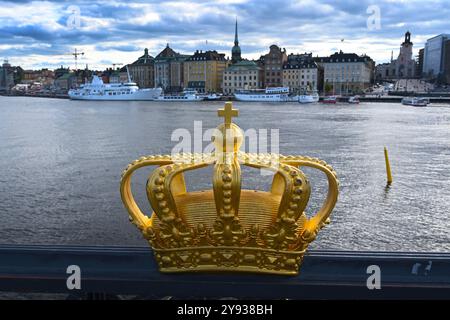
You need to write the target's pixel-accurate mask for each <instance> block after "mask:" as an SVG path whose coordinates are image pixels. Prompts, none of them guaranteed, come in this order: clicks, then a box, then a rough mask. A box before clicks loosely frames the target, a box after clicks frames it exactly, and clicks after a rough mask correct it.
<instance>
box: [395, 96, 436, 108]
mask: <svg viewBox="0 0 450 320" xmlns="http://www.w3.org/2000/svg"><path fill="white" fill-rule="evenodd" d="M429 103H430V102H429V99H427V98H419V97H404V98H403V99H402V104H404V105H407V106H414V107H426V106H427V105H428V104H429Z"/></svg>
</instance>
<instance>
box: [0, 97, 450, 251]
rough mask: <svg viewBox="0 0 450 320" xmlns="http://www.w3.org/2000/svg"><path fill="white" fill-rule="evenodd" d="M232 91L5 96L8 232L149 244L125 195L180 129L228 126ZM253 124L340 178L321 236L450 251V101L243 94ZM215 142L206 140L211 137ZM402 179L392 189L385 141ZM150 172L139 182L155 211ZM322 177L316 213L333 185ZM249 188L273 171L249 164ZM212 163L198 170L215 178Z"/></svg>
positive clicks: (1, 142)
mask: <svg viewBox="0 0 450 320" xmlns="http://www.w3.org/2000/svg"><path fill="white" fill-rule="evenodd" d="M222 106H223V102H202V103H167V102H85V101H79V102H77V101H69V100H58V99H44V98H26V97H0V219H1V220H0V221H1V224H0V243H19V244H94V245H145V241H144V240H143V239H142V237H141V236H140V234H139V232H138V231H137V229H135V228H134V226H132V225H131V224H130V223H129V222H128V217H127V214H126V212H125V209H124V208H123V205H122V202H121V200H120V194H119V182H120V174H121V172H122V170H123V169H124V168H125V167H126V165H127V164H128V163H129V162H131V161H132V160H134V159H137V158H139V157H140V156H142V155H149V154H164V153H170V151H171V149H172V147H173V146H174V145H175V144H176V142H174V141H171V134H172V132H173V131H174V130H176V129H178V128H186V129H188V130H189V131H191V132H193V128H194V121H198V120H202V121H203V123H202V125H203V128H204V129H205V130H206V129H208V128H213V127H215V126H217V124H218V123H219V121H221V120H220V119H218V118H217V116H216V110H217V109H218V108H219V107H222ZM234 106H235V107H237V108H239V110H240V116H239V118H237V119H236V120H235V122H236V123H237V124H238V125H239V126H240V127H241V128H243V129H244V130H245V129H249V128H255V129H260V128H263V129H279V130H280V152H281V153H283V154H301V155H308V156H313V157H319V158H322V159H324V160H325V161H327V162H328V163H330V164H331V165H332V166H333V167H334V168H335V170H336V172H337V173H338V176H339V179H340V182H341V190H340V191H341V193H340V197H339V202H338V204H337V206H336V209H335V211H334V212H333V215H332V224H330V225H329V226H328V227H326V228H325V229H324V230H322V232H321V233H320V235H319V237H318V241H316V242H315V243H314V244H313V245H312V247H313V248H316V249H317V248H321V249H345V250H399V251H400V250H401V251H450V234H449V233H450V106H446V105H442V106H433V107H428V108H414V107H408V106H402V105H400V104H381V103H380V104H375V103H373V104H370V103H363V104H360V105H357V106H355V105H345V104H342V105H336V106H329V105H319V104H317V105H299V104H296V103H288V104H263V103H240V102H235V103H234ZM206 144H207V143H205V144H204V146H206ZM384 146H387V147H388V149H389V155H390V158H391V166H392V171H393V175H394V184H393V185H392V186H391V187H390V188H386V183H385V181H386V174H385V167H384V156H383V147H384ZM149 172H150V171H148V170H147V171H145V170H144V172H142V173H140V174H138V175H137V176H136V178H137V180H136V183H134V184H133V187H134V189H135V190H136V193H137V198H138V201H139V203H140V205H141V206H142V208H143V209H144V211H146V212H147V213H150V207H149V205H148V202H147V201H146V197H145V192H144V186H145V181H146V178H147V174H148V173H149ZM305 172H306V173H307V174H309V175H310V176H311V181H312V186H313V196H312V198H311V203H310V205H309V207H308V213H309V214H311V213H313V212H315V211H317V209H318V208H319V207H320V201H322V200H323V196H324V193H325V192H326V183H325V181H324V180H323V176H322V175H321V174H315V173H313V172H312V171H311V170H305ZM244 174H245V176H244V178H243V184H244V187H249V188H261V189H267V187H268V184H269V183H270V179H269V178H268V177H263V178H262V177H261V176H259V175H258V174H257V173H255V171H252V170H245V171H244ZM210 178H211V172H210V170H207V169H203V170H201V171H200V172H199V173H196V174H190V175H189V176H188V177H187V181H188V184H189V187H190V188H191V189H202V188H209V187H210V184H211V181H210Z"/></svg>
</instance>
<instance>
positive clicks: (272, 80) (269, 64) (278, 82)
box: [262, 44, 287, 87]
mask: <svg viewBox="0 0 450 320" xmlns="http://www.w3.org/2000/svg"><path fill="white" fill-rule="evenodd" d="M262 60H263V61H264V82H265V83H264V84H265V86H266V87H281V86H282V85H283V65H284V64H285V63H286V61H287V55H286V49H281V48H279V47H278V46H277V45H275V44H273V45H271V46H270V48H269V53H268V54H266V55H264V57H263V59H262Z"/></svg>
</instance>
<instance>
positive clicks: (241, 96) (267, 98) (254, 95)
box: [234, 87, 295, 102]
mask: <svg viewBox="0 0 450 320" xmlns="http://www.w3.org/2000/svg"><path fill="white" fill-rule="evenodd" d="M234 97H235V98H236V100H239V101H260V102H287V101H293V100H294V99H295V98H292V97H290V96H289V87H273V88H266V89H265V90H264V89H254V90H242V91H237V92H235V93H234Z"/></svg>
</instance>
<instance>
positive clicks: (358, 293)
mask: <svg viewBox="0 0 450 320" xmlns="http://www.w3.org/2000/svg"><path fill="white" fill-rule="evenodd" d="M0 261H2V264H1V266H0V291H4V292H18V293H20V292H27V293H30V292H35V293H65V294H68V295H72V296H80V297H92V296H93V295H92V294H97V295H94V296H97V297H98V296H102V295H101V294H103V295H105V294H107V295H108V296H111V295H112V296H116V295H139V296H142V297H144V298H145V297H146V298H153V299H158V298H159V299H162V298H164V297H168V296H170V297H174V298H205V297H206V298H214V297H230V298H231V297H232V298H237V299H242V298H255V297H256V295H257V298H259V299H448V297H449V296H450V253H431V252H429V253H417V252H416V253H412V252H369V251H332V250H327V251H322V250H310V251H309V252H308V253H307V254H306V256H305V258H304V262H303V265H302V267H301V270H300V275H299V276H295V277H290V276H268V275H253V274H213V273H210V274H195V273H184V274H164V273H160V272H159V271H158V266H157V264H156V262H155V260H154V258H153V253H152V251H151V249H149V248H147V247H145V248H141V247H108V246H49V245H47V246H44V245H41V246H36V245H34V246H33V245H28V246H24V245H2V246H0ZM72 265H76V266H79V267H80V270H81V289H80V290H77V289H74V290H69V289H68V288H67V285H66V281H67V278H68V277H69V276H70V273H69V274H68V273H67V268H68V267H69V266H72ZM371 266H372V267H371ZM373 266H376V267H379V270H380V286H381V288H380V289H375V288H374V289H369V288H368V287H367V281H368V279H369V277H370V276H371V274H372V273H371V271H370V270H372V269H373V268H374V267H373ZM376 267H375V268H376ZM194 287H195V290H194V291H193V290H192V288H194ZM98 294H100V295H98Z"/></svg>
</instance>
